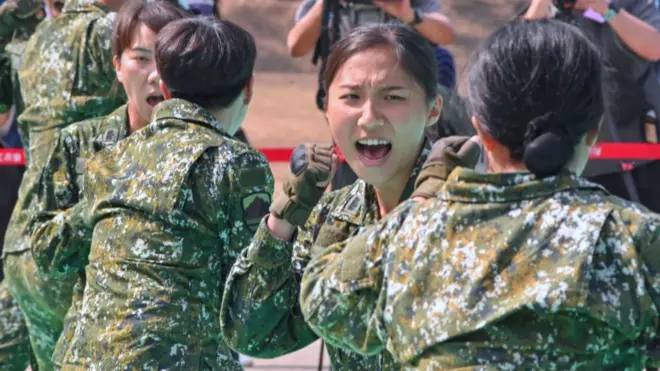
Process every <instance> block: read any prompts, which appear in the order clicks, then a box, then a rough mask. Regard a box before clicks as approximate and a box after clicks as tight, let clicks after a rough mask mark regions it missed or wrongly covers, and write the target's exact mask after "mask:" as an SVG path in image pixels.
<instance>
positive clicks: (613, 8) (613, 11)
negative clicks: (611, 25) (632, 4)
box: [603, 3, 621, 22]
mask: <svg viewBox="0 0 660 371" xmlns="http://www.w3.org/2000/svg"><path fill="white" fill-rule="evenodd" d="M620 10H621V7H619V6H618V5H614V4H613V3H610V5H609V6H608V9H607V12H606V13H605V14H604V15H603V18H604V19H605V22H609V21H610V19H612V17H614V16H615V15H617V14H619V11H620Z"/></svg>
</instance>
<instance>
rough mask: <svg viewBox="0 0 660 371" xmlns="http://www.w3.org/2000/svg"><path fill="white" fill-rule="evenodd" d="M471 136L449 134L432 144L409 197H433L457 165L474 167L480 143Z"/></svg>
mask: <svg viewBox="0 0 660 371" xmlns="http://www.w3.org/2000/svg"><path fill="white" fill-rule="evenodd" d="M471 139H472V137H464V136H450V137H445V138H442V139H440V140H438V141H437V142H435V143H434V144H433V148H432V149H431V154H429V157H428V158H427V159H426V162H424V165H423V166H422V171H421V172H420V173H419V175H418V176H417V180H416V181H415V190H414V191H413V194H412V196H411V197H424V198H429V197H434V196H435V195H436V194H438V192H440V189H441V188H442V186H443V185H444V184H445V182H446V181H447V178H448V177H449V174H451V172H452V171H454V169H455V168H457V167H467V168H474V167H475V166H476V164H477V161H479V156H480V155H481V145H480V144H479V142H477V141H476V140H471Z"/></svg>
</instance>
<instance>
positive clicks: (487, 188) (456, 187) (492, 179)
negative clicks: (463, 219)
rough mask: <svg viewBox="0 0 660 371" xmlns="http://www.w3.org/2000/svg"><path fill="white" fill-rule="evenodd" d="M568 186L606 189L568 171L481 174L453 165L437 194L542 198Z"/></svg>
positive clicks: (474, 199)
mask: <svg viewBox="0 0 660 371" xmlns="http://www.w3.org/2000/svg"><path fill="white" fill-rule="evenodd" d="M571 190H593V191H602V192H605V193H607V191H606V190H605V188H603V187H601V186H600V185H597V184H594V183H591V182H589V181H587V180H585V179H583V178H580V177H578V176H576V175H575V174H572V173H569V172H565V173H561V174H559V175H556V176H553V177H548V178H543V179H538V178H536V176H534V175H533V174H531V173H528V172H519V173H497V174H493V173H488V174H484V173H477V172H475V171H473V170H470V169H466V168H457V169H455V170H454V171H453V172H452V173H451V174H450V175H449V178H448V179H447V183H446V184H445V187H444V188H443V190H442V191H441V192H440V194H439V198H440V199H443V200H445V201H458V202H471V203H494V202H516V201H522V200H530V199H535V198H545V197H549V196H552V195H554V194H556V193H558V192H564V191H571Z"/></svg>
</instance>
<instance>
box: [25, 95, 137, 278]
mask: <svg viewBox="0 0 660 371" xmlns="http://www.w3.org/2000/svg"><path fill="white" fill-rule="evenodd" d="M127 135H128V115H127V111H126V105H124V106H121V107H119V108H118V109H117V110H115V111H114V112H113V113H111V114H109V115H108V116H104V117H101V118H97V119H90V120H85V121H81V122H79V123H76V124H73V125H71V126H69V127H67V128H66V129H64V130H62V131H61V132H60V135H59V140H58V142H57V144H56V146H55V148H54V149H53V151H52V153H51V154H50V156H49V157H48V160H47V161H46V166H45V167H44V170H43V172H42V173H41V176H40V178H39V188H38V189H39V194H38V198H37V199H38V203H37V207H36V210H35V213H34V214H33V215H32V219H31V223H30V231H31V240H30V248H31V249H32V255H33V257H34V261H35V263H36V265H37V267H38V268H39V271H40V272H41V273H43V274H47V275H51V276H54V277H58V276H59V277H70V276H75V275H76V273H78V272H80V271H81V270H83V269H84V267H85V265H87V253H89V244H90V242H91V233H90V232H91V231H89V230H88V229H86V228H84V225H83V224H82V218H81V207H82V206H83V203H79V202H78V201H80V197H81V195H82V185H83V183H82V178H83V174H84V173H85V168H86V164H87V161H88V160H89V159H90V158H91V157H93V156H94V155H95V154H96V153H97V152H99V151H101V150H103V149H105V148H109V147H112V146H113V145H115V144H116V143H117V142H118V141H120V140H122V139H124V138H125V137H126V136H127ZM76 205H78V206H77V207H76ZM80 254H82V255H80Z"/></svg>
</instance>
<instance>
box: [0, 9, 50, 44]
mask: <svg viewBox="0 0 660 371" xmlns="http://www.w3.org/2000/svg"><path fill="white" fill-rule="evenodd" d="M42 4H43V3H42V2H41V1H36V0H8V1H6V2H4V3H3V4H2V5H0V38H6V37H9V36H10V35H12V34H13V32H14V31H15V30H17V29H19V28H26V29H33V28H34V27H36V26H37V24H38V23H39V22H41V20H42V19H43V18H44V14H43V12H42V11H41V10H42V6H43V5H42Z"/></svg>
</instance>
